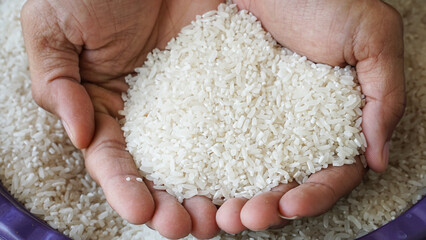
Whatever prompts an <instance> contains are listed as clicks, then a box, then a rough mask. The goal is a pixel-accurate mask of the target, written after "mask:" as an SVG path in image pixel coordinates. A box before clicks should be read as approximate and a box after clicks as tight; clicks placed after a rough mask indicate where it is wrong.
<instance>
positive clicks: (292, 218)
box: [278, 214, 300, 220]
mask: <svg viewBox="0 0 426 240" xmlns="http://www.w3.org/2000/svg"><path fill="white" fill-rule="evenodd" d="M278 215H279V216H280V218H282V219H286V220H296V219H299V218H300V217H299V216H293V217H286V216H283V215H281V214H278Z"/></svg>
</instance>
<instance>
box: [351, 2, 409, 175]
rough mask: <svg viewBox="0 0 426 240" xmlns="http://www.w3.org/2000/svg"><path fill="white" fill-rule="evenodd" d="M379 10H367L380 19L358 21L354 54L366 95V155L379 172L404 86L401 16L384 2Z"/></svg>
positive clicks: (383, 166) (401, 108) (402, 104)
mask: <svg viewBox="0 0 426 240" xmlns="http://www.w3.org/2000/svg"><path fill="white" fill-rule="evenodd" d="M379 11H381V12H380V14H377V13H376V12H370V14H371V16H370V17H371V18H373V19H376V18H377V16H382V17H383V18H380V19H377V20H378V21H376V22H374V21H365V22H364V23H362V22H361V24H360V26H359V30H358V35H357V38H356V39H355V43H356V44H355V46H354V56H355V58H357V60H358V62H357V64H356V68H357V73H358V78H359V81H360V85H361V89H362V92H363V93H364V95H365V96H366V105H365V106H364V108H363V116H362V118H363V119H362V120H363V123H362V129H363V132H364V135H365V137H366V140H367V148H366V152H365V157H366V158H367V162H368V165H369V167H370V168H371V169H372V170H374V171H377V172H382V171H384V170H385V169H386V166H387V163H388V157H389V141H390V139H391V136H392V132H393V130H394V129H395V127H396V125H397V123H398V122H399V120H400V119H401V117H402V115H403V112H404V107H405V89H404V88H405V87H404V63H403V55H404V54H403V38H402V20H401V17H400V15H399V13H398V12H396V10H394V9H393V8H391V7H390V6H388V5H386V4H382V5H381V8H379ZM368 17H369V16H367V18H368ZM375 23H377V24H375Z"/></svg>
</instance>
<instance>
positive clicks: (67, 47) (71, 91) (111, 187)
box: [21, 0, 221, 238]
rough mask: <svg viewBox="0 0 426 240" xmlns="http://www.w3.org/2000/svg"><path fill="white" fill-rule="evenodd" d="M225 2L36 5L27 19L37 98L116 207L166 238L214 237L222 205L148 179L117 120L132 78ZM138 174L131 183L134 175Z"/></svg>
mask: <svg viewBox="0 0 426 240" xmlns="http://www.w3.org/2000/svg"><path fill="white" fill-rule="evenodd" d="M220 2H221V1H220V0H211V1H205V0H200V1H186V0H173V1H158V0H150V1H137V0H124V1H123V0H122V1H118V0H112V1H103V0H75V1H67V0H58V1H49V0H29V1H27V3H26V4H25V6H24V7H23V10H22V14H21V21H22V28H23V33H24V39H25V44H26V48H27V52H28V57H29V64H30V73H31V79H32V93H33V96H34V99H35V101H36V102H37V103H38V104H39V105H40V106H41V107H43V108H44V109H46V110H48V111H50V112H52V113H54V114H56V115H57V116H58V117H59V118H60V119H61V121H62V123H63V125H64V127H65V129H66V131H67V133H68V135H69V137H70V139H71V141H72V142H73V144H74V145H75V146H76V147H78V148H81V149H83V154H84V158H85V165H86V168H87V171H88V172H89V174H90V175H91V176H92V178H93V179H94V180H95V181H96V182H98V183H99V184H100V186H101V187H102V189H103V191H104V193H105V196H106V198H107V200H108V202H109V204H110V205H111V207H112V208H113V209H115V210H116V211H117V212H118V214H120V215H121V216H122V217H123V218H124V219H127V220H128V221H129V222H131V223H134V224H142V223H148V225H149V226H151V227H152V228H155V229H156V230H158V231H159V232H160V234H162V235H163V236H165V237H168V238H180V237H184V236H186V235H188V234H189V233H192V234H193V235H194V236H195V237H198V238H211V237H213V236H215V235H216V234H217V233H218V231H219V229H218V226H217V224H216V222H215V215H216V207H215V206H214V205H213V203H212V202H211V201H210V200H208V199H206V198H203V197H194V198H192V199H188V200H186V201H185V202H184V203H183V206H182V205H181V204H179V203H178V202H177V200H176V199H175V198H174V197H172V196H171V195H169V194H167V193H166V192H164V191H157V190H154V189H153V188H152V187H151V184H150V183H148V182H147V184H148V187H147V185H146V184H145V183H144V182H140V181H137V180H136V179H138V178H139V173H138V170H137V167H136V166H135V163H134V161H133V160H132V158H131V156H130V154H129V153H128V152H127V151H126V149H125V146H126V145H125V141H124V138H123V133H122V131H121V128H120V125H119V124H118V122H117V119H118V118H120V115H119V114H118V110H120V109H123V101H122V99H121V94H122V93H123V92H126V91H127V85H126V83H125V81H124V76H126V75H128V74H130V73H133V71H134V69H135V68H136V67H140V66H142V65H143V63H144V61H145V59H146V56H147V54H148V53H149V52H150V51H151V50H153V49H154V48H164V47H165V46H166V44H167V42H168V41H169V40H170V39H171V38H172V37H175V36H176V35H177V33H178V32H179V31H180V29H181V28H182V27H183V26H185V25H188V24H189V23H190V21H192V20H194V19H195V16H196V15H198V14H202V13H204V12H206V11H209V10H212V9H216V8H217V5H218V4H219V3H220ZM127 177H130V179H131V180H130V181H126V178H127Z"/></svg>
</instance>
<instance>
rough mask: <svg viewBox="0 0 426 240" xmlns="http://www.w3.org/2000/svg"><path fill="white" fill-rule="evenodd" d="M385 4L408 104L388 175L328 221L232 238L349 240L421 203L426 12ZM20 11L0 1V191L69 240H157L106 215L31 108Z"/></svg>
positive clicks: (59, 134) (425, 160) (407, 2)
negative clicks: (400, 54) (401, 36)
mask: <svg viewBox="0 0 426 240" xmlns="http://www.w3.org/2000/svg"><path fill="white" fill-rule="evenodd" d="M388 2H389V3H391V4H392V5H393V6H395V7H396V8H397V9H398V10H399V11H400V13H401V14H402V16H403V18H404V26H405V51H406V52H405V60H406V61H405V69H406V80H407V81H406V88H407V94H408V95H407V109H406V112H405V115H404V117H403V119H402V121H401V123H400V124H399V125H398V127H397V129H396V132H395V133H394V137H393V138H392V143H391V153H390V161H389V168H388V170H387V171H386V172H385V173H384V174H376V173H374V172H372V171H370V172H369V173H368V174H367V175H366V177H365V181H364V183H363V184H361V186H359V187H358V188H357V189H355V190H354V191H353V192H352V193H351V194H350V195H349V196H348V197H346V198H343V199H341V200H340V201H339V202H338V203H337V205H336V206H335V207H334V208H333V209H332V210H331V211H329V212H327V213H326V214H323V215H321V216H319V217H316V218H307V219H301V220H296V221H293V223H292V224H290V225H289V226H286V227H285V228H283V229H281V230H274V231H272V230H271V231H267V232H256V233H254V232H248V231H247V232H244V233H243V234H240V235H238V238H241V239H248V238H250V237H256V238H260V239H262V238H263V239H278V238H280V239H284V237H287V238H291V239H353V238H355V237H357V236H360V235H363V234H365V233H367V232H370V231H372V230H374V229H375V228H377V227H379V226H381V225H383V224H385V223H387V222H388V221H390V220H392V219H394V218H395V217H397V216H398V215H400V214H401V213H402V212H403V211H405V210H406V209H407V208H409V207H410V206H411V205H412V204H414V203H415V202H417V201H418V200H419V199H420V198H421V196H422V195H424V194H425V193H426V191H425V187H426V179H425V175H426V144H425V143H426V141H425V140H426V130H425V124H426V107H425V106H426V41H425V40H426V31H425V30H424V29H426V5H425V4H424V3H423V1H422V0H392V1H388ZM22 3H23V1H17V0H2V1H0V32H2V34H1V35H0V116H1V118H0V143H1V145H0V179H1V181H2V183H3V184H4V185H5V186H6V187H7V188H8V189H9V190H10V191H11V192H12V194H13V195H14V196H15V198H17V199H18V200H19V201H21V202H22V203H24V205H25V206H26V207H27V208H28V209H30V210H31V212H33V213H34V214H35V215H37V216H39V217H40V218H41V219H44V220H45V221H47V222H48V223H49V224H50V225H51V226H52V227H54V228H56V229H58V230H59V231H62V232H64V233H65V234H66V235H68V236H70V237H72V238H73V239H132V238H133V239H161V237H160V236H159V235H158V233H156V232H155V231H153V230H150V229H149V228H147V227H145V226H134V225H130V224H127V222H126V221H123V220H122V219H121V218H120V217H118V215H117V214H116V213H114V212H113V211H112V209H111V208H110V207H109V205H108V204H107V203H106V200H105V197H104V195H103V193H102V190H101V189H100V188H99V187H98V186H97V185H96V184H95V183H94V181H93V180H92V179H91V178H90V177H89V176H88V175H87V173H86V171H85V170H84V164H83V158H82V156H81V154H80V152H79V151H78V150H76V149H75V148H74V147H73V146H72V145H71V143H70V142H69V140H68V139H67V137H66V134H65V132H64V130H63V128H62V126H61V125H60V122H59V121H58V120H57V118H56V117H54V116H52V115H51V114H48V113H46V112H45V111H44V110H42V109H40V108H38V107H37V105H36V104H35V103H34V101H33V100H32V98H31V93H30V82H29V72H28V63H27V60H26V54H25V51H24V43H23V39H22V36H21V29H20V26H19V17H18V16H19V11H20V7H21V6H22ZM188 238H189V239H190V238H191V237H188ZM234 238H235V237H234V236H229V235H226V234H222V235H221V236H218V237H216V239H234Z"/></svg>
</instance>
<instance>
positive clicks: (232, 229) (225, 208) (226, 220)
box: [216, 198, 247, 234]
mask: <svg viewBox="0 0 426 240" xmlns="http://www.w3.org/2000/svg"><path fill="white" fill-rule="evenodd" d="M246 202H247V199H243V198H231V199H229V200H227V201H226V202H225V203H223V204H222V206H220V208H219V209H218V210H217V213H216V222H217V225H218V226H219V228H220V229H222V230H223V231H225V232H227V233H230V234H237V233H240V232H242V231H244V230H246V227H245V226H244V225H243V224H242V222H241V218H240V214H241V210H242V209H243V206H244V204H245V203H246Z"/></svg>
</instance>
